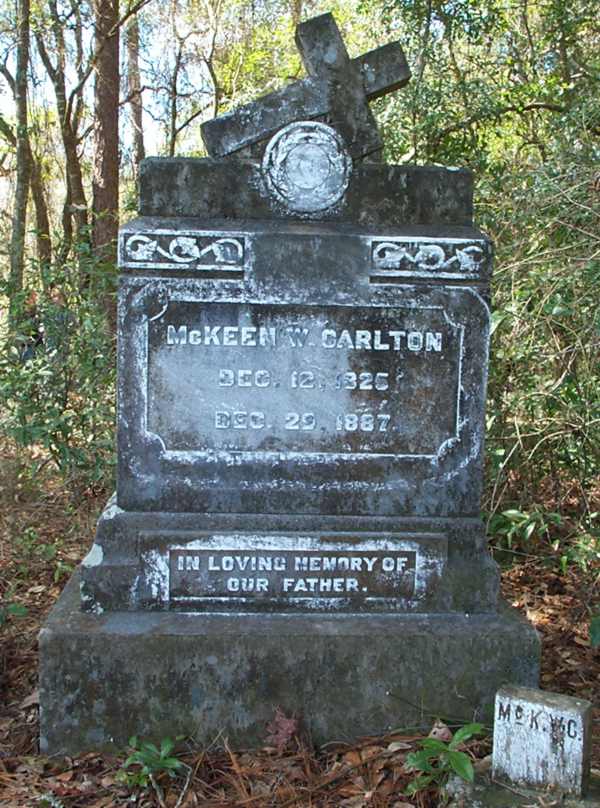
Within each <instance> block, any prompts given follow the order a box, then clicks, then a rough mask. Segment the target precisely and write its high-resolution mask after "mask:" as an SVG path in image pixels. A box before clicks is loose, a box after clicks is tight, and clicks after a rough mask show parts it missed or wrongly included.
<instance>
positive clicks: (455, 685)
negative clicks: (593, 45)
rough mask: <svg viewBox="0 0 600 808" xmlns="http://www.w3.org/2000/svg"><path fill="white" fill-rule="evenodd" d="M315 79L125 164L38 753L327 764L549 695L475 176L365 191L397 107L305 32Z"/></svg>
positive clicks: (394, 66) (389, 59) (360, 65)
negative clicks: (113, 357) (308, 758)
mask: <svg viewBox="0 0 600 808" xmlns="http://www.w3.org/2000/svg"><path fill="white" fill-rule="evenodd" d="M297 44H298V47H299V49H300V52H301V54H302V58H303V60H304V63H305V67H306V69H307V73H308V77H307V78H306V79H303V80H302V81H299V82H296V83H295V84H292V85H290V86H289V87H286V88H284V89H283V90H280V91H278V92H276V93H274V94H271V95H268V96H265V97H264V98H262V99H258V100H257V101H256V102H253V103H252V104H249V105H247V106H245V107H241V108H239V109H236V110H233V111H231V112H230V113H228V114H226V115H224V116H221V117H220V118H217V119H215V120H214V121H210V122H208V123H206V124H204V139H205V143H206V147H207V151H208V153H209V155H210V156H209V157H208V158H207V159H183V158H169V159H156V158H155V159H149V160H146V161H145V162H144V163H143V164H142V170H141V180H140V210H139V212H140V217H139V218H137V219H134V220H133V221H131V222H129V223H128V224H126V225H124V226H123V227H122V228H121V231H120V237H119V267H120V285H119V302H118V311H119V316H118V342H119V349H118V424H117V437H118V476H117V491H116V495H115V497H114V498H113V499H112V500H111V501H110V502H109V503H108V505H107V507H106V509H105V511H104V513H103V514H102V517H101V519H100V521H99V524H98V529H97V534H96V538H95V542H94V544H93V546H92V549H91V550H90V552H89V554H88V556H87V557H86V558H85V559H84V561H83V563H82V565H81V568H80V570H78V571H77V573H76V574H75V575H74V577H73V579H72V581H71V582H70V584H69V585H68V587H67V588H66V590H65V592H64V593H63V595H62V597H61V599H60V601H59V603H58V604H57V606H56V608H55V609H54V611H53V612H52V614H51V616H50V618H49V620H48V622H47V624H46V626H45V627H44V629H43V630H42V633H41V636H40V656H41V674H40V703H41V746H42V749H43V750H44V751H45V752H74V751H80V750H81V749H86V748H94V747H95V748H98V747H102V746H109V745H111V744H116V745H119V744H123V743H124V742H125V741H126V739H127V738H128V737H129V736H130V735H131V734H134V733H136V734H139V735H152V736H153V737H162V736H166V735H171V736H173V735H177V734H185V735H190V736H192V737H194V738H195V739H197V740H201V741H206V740H212V739H213V738H214V737H215V736H216V735H217V734H218V733H219V732H224V733H225V735H227V736H229V737H230V738H231V740H232V742H236V743H257V742H260V741H261V739H262V737H263V733H264V726H265V723H266V722H267V721H268V720H269V719H270V718H271V716H272V713H273V710H274V708H275V706H280V707H282V708H283V709H284V710H285V711H287V712H288V713H291V712H298V713H302V714H303V716H304V719H305V722H306V724H307V725H308V727H309V729H310V731H311V733H312V736H313V738H314V740H315V741H322V740H326V739H331V738H332V737H335V738H340V737H352V736H356V735H357V734H364V733H377V732H381V731H384V730H387V729H389V728H391V727H398V726H409V725H415V724H420V723H428V722H429V721H430V718H431V715H451V716H453V717H455V718H456V717H464V718H465V720H470V719H472V718H473V717H474V716H476V717H481V716H483V715H484V714H485V712H486V711H489V712H490V713H491V709H492V706H493V698H494V694H495V692H496V690H497V689H498V687H499V686H500V685H501V684H503V683H504V682H508V681H510V682H516V683H518V684H522V685H531V686H533V685H535V684H536V683H537V677H538V668H539V647H538V645H539V644H538V639H537V636H536V634H535V632H534V631H533V629H532V628H530V627H529V626H528V625H527V624H526V623H525V622H523V621H522V620H521V619H520V618H519V617H518V616H517V615H516V614H515V613H513V612H512V611H510V610H508V609H507V608H506V607H504V606H502V605H501V604H499V602H498V572H497V569H496V566H495V564H494V563H493V562H492V560H491V559H490V557H489V555H488V552H487V549H486V540H485V533H484V529H483V525H482V521H481V517H480V494H481V486H482V467H483V439H484V403H485V385H486V373H487V361H488V335H489V281H490V273H491V261H492V250H491V245H490V243H489V241H488V239H487V238H486V237H485V236H484V235H483V234H482V233H481V232H480V231H478V230H477V229H476V228H475V227H474V226H473V222H472V176H471V174H470V173H469V172H468V171H465V170H456V169H444V168H439V167H422V166H407V165H406V166H391V165H385V164H383V163H380V162H375V160H376V159H377V154H378V151H379V150H380V148H381V140H380V136H379V133H378V131H377V127H376V125H375V122H374V119H373V116H372V113H371V111H370V110H369V105H368V102H369V100H370V99H372V98H375V97H377V96H379V95H382V94H383V93H385V92H389V91H392V90H395V89H397V88H399V87H401V86H403V85H404V84H405V83H406V82H407V81H408V78H409V75H410V74H409V71H408V68H407V66H406V62H405V59H404V55H403V53H402V49H401V48H400V46H399V45H398V44H397V43H391V44H389V45H386V46H384V47H383V48H380V49H378V50H375V51H373V52H372V53H369V54H366V55H364V56H362V57H359V58H358V59H350V58H349V56H348V54H347V52H346V49H345V47H344V43H343V40H342V38H341V36H340V34H339V32H338V30H337V27H336V26H335V22H334V20H333V18H332V17H331V15H323V16H322V17H317V18H316V19H313V20H309V21H308V22H306V23H303V24H302V25H300V26H298V30H297Z"/></svg>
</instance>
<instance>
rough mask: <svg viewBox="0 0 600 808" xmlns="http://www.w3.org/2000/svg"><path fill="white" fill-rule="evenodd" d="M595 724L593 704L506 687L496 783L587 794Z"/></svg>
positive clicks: (498, 713)
mask: <svg viewBox="0 0 600 808" xmlns="http://www.w3.org/2000/svg"><path fill="white" fill-rule="evenodd" d="M591 721H592V705H591V704H590V702H589V701H583V700H581V699H575V698H572V697H570V696H563V695H560V694H558V693H545V692H542V691H541V690H533V689H530V688H525V687H504V688H502V689H501V690H499V691H498V693H497V695H496V707H495V715H494V753H493V767H492V776H493V778H494V780H497V781H500V782H504V783H509V784H514V785H516V786H523V787H526V788H532V787H533V788H544V789H555V790H557V791H560V792H562V793H564V794H573V795H576V796H581V795H583V794H585V793H586V790H587V786H588V781H589V773H590V750H591Z"/></svg>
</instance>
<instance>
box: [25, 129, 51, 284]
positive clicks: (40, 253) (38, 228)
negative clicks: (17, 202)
mask: <svg viewBox="0 0 600 808" xmlns="http://www.w3.org/2000/svg"><path fill="white" fill-rule="evenodd" d="M28 147H29V161H30V165H31V177H30V179H29V181H30V184H31V196H32V198H33V206H34V208H35V243H36V251H37V257H38V261H39V263H40V271H41V273H42V277H43V275H44V272H45V271H46V270H47V269H48V267H49V266H50V263H51V262H52V240H51V237H50V219H49V217H48V206H47V205H46V197H45V195H44V184H43V182H42V172H41V169H40V164H39V161H38V160H36V159H35V157H33V155H32V153H31V145H30V144H29V143H28Z"/></svg>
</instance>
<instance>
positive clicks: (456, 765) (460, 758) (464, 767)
mask: <svg viewBox="0 0 600 808" xmlns="http://www.w3.org/2000/svg"><path fill="white" fill-rule="evenodd" d="M448 762H449V763H450V766H451V767H452V770H453V771H454V772H456V774H458V776H459V777H462V779H463V780H468V781H469V783H472V782H473V779H474V777H475V772H474V770H473V764H472V763H471V758H470V757H469V756H468V755H466V754H465V753H464V752H448Z"/></svg>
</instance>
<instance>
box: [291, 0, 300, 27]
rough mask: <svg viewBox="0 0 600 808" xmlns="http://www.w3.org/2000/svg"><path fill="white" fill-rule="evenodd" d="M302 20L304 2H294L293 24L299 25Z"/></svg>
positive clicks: (293, 0) (297, 0) (296, 0)
mask: <svg viewBox="0 0 600 808" xmlns="http://www.w3.org/2000/svg"><path fill="white" fill-rule="evenodd" d="M301 18H302V0H292V22H293V23H294V25H298V24H299V23H300V20H301Z"/></svg>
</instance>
